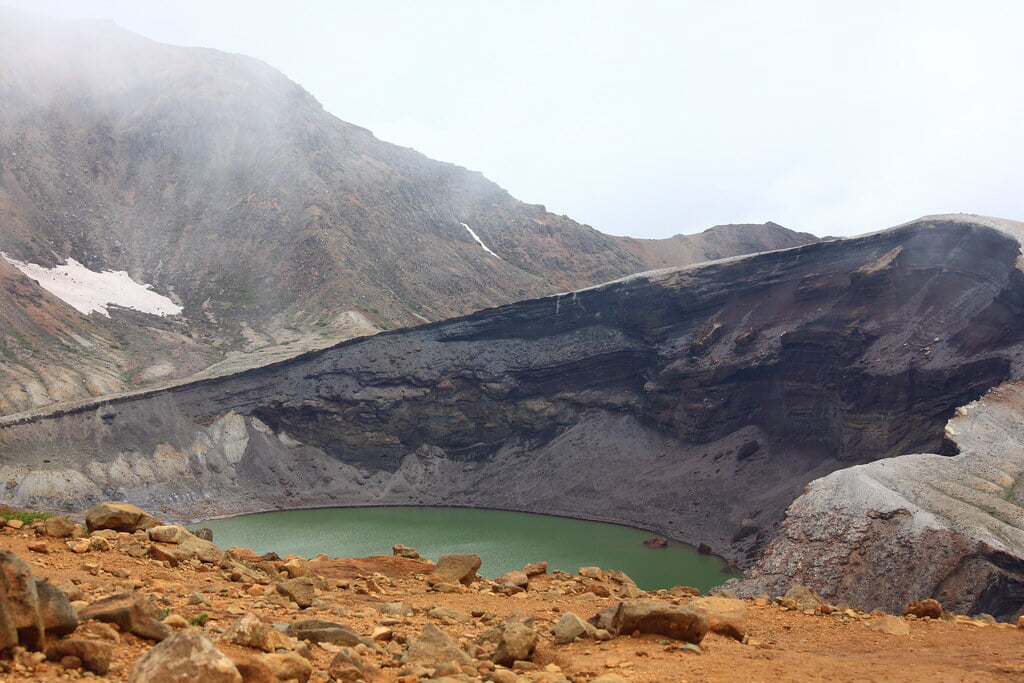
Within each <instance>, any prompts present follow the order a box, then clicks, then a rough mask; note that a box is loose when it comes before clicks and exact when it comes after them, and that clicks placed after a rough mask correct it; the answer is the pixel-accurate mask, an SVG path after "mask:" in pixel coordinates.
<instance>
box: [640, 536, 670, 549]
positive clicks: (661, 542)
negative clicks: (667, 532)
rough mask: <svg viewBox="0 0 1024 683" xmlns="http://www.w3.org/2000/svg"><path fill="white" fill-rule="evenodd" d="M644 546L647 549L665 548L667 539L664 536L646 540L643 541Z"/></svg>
mask: <svg viewBox="0 0 1024 683" xmlns="http://www.w3.org/2000/svg"><path fill="white" fill-rule="evenodd" d="M644 545H645V546H647V547H648V548H667V547H668V539H667V538H665V537H664V536H656V537H654V538H648V539H647V540H646V541H644Z"/></svg>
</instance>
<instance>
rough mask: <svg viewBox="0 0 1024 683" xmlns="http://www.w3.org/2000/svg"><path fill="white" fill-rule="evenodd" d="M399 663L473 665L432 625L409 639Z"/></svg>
mask: <svg viewBox="0 0 1024 683" xmlns="http://www.w3.org/2000/svg"><path fill="white" fill-rule="evenodd" d="M474 571H475V570H474ZM401 661H402V663H403V664H418V665H420V666H437V665H439V664H441V663H443V662H455V663H456V664H459V665H460V666H462V665H466V666H470V665H472V663H473V660H472V659H470V657H469V655H468V654H466V652H465V651H464V650H463V649H462V648H461V647H459V646H458V645H457V644H456V643H455V641H453V640H452V639H451V638H449V637H448V636H447V635H446V634H445V632H444V631H442V630H441V629H439V628H438V627H437V626H434V625H433V624H427V625H426V626H424V627H423V631H422V632H421V633H420V635H418V636H416V637H414V638H411V639H410V644H409V648H408V649H407V650H406V651H405V654H404V655H402V660H401Z"/></svg>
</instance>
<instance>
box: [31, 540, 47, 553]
mask: <svg viewBox="0 0 1024 683" xmlns="http://www.w3.org/2000/svg"><path fill="white" fill-rule="evenodd" d="M27 547H28V549H29V550H31V551H32V552H34V553H42V554H43V555H47V554H49V552H50V544H49V543H47V542H46V541H32V542H31V543H29V544H28V546H27Z"/></svg>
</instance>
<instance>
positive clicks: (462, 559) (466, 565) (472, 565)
mask: <svg viewBox="0 0 1024 683" xmlns="http://www.w3.org/2000/svg"><path fill="white" fill-rule="evenodd" d="M481 564H482V560H481V559H480V556H479V555H474V554H472V553H459V554H455V555H442V556H441V557H440V558H438V560H437V566H436V567H434V571H432V572H430V574H428V575H427V585H430V586H433V585H436V584H439V583H450V584H458V583H461V584H463V585H465V586H468V585H469V584H471V583H472V582H473V580H474V579H476V572H477V570H478V569H480V565H481Z"/></svg>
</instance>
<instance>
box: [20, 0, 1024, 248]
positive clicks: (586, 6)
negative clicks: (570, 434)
mask: <svg viewBox="0 0 1024 683" xmlns="http://www.w3.org/2000/svg"><path fill="white" fill-rule="evenodd" d="M2 4H6V5H13V6H17V7H21V8H23V9H26V10H30V11H33V12H37V13H43V14H52V15H56V16H73V17H92V18H108V19H112V20H114V21H115V22H116V23H117V24H119V25H120V26H122V27H124V28H127V29H129V30H132V31H136V32H138V33H140V34H142V35H144V36H147V37H149V38H152V39H155V40H159V41H163V42H167V43H172V44H179V45H198V46H205V47H213V48H217V49H220V50H224V51H229V52H238V53H242V54H247V55H251V56H253V57H256V58H258V59H261V60H263V61H265V62H267V63H268V64H270V65H271V66H273V67H275V68H277V69H280V70H281V71H283V72H284V73H285V74H286V75H287V76H288V77H290V78H292V79H293V80H295V81H297V82H298V83H299V84H300V85H302V86H303V87H304V88H306V89H307V90H309V91H310V92H311V93H312V94H313V95H314V96H315V97H316V98H317V99H319V100H320V101H321V102H322V103H323V105H324V107H325V108H326V109H327V110H328V111H330V112H331V113H333V114H335V115H336V116H338V117H339V118H342V119H344V120H346V121H350V122H352V123H356V124H358V125H361V126H364V127H366V128H369V129H370V130H372V131H373V132H374V133H375V134H376V135H377V137H380V138H382V139H385V140H388V141H391V142H395V143H397V144H401V145H404V146H409V147H413V148H415V149H417V150H419V151H421V152H423V153H425V154H427V155H428V156H431V157H434V158H437V159H441V160H444V161H450V162H454V163H457V164H459V165H462V166H465V167H467V168H471V169H474V170H479V171H481V172H482V173H484V174H485V175H486V176H488V177H489V178H491V179H492V180H494V181H495V182H497V183H499V184H500V185H502V186H503V187H505V188H506V189H508V190H509V191H510V192H511V193H512V194H513V195H515V196H516V197H518V198H520V199H523V200H525V201H529V202H536V203H543V204H545V205H547V207H548V208H549V209H550V210H552V211H555V212H556V213H564V214H567V215H569V216H570V217H572V218H574V219H576V220H579V221H582V222H585V223H589V224H591V225H593V226H594V227H596V228H598V229H600V230H602V231H605V232H609V233H613V234H620V235H633V236H637V237H665V236H669V235H672V234H676V233H689V232H696V231H699V230H701V229H704V228H706V227H708V226H710V225H714V224H720V223H737V222H763V221H766V220H773V221H775V222H777V223H780V224H782V225H784V226H786V227H790V228H793V229H797V230H805V231H809V232H814V233H817V234H819V235H825V234H833V235H848V234H856V233H861V232H866V231H869V230H874V229H879V228H884V227H887V226H891V225H895V224H898V223H901V222H904V221H906V220H909V219H912V218H915V217H917V216H920V215H923V214H930V213H943V212H969V213H981V214H987V215H996V216H1003V217H1007V218H1017V219H1021V218H1024V192H1022V191H1021V189H1022V182H1021V180H1022V178H1024V174H1022V172H1021V161H1020V160H1021V159H1024V127H1022V126H1021V125H1020V121H1021V120H1024V79H1021V78H1020V68H1021V65H1022V64H1024V42H1022V41H1020V40H1019V29H1020V26H1022V25H1024V4H1022V3H1018V2H1013V1H1007V2H977V1H975V2H938V1H918V2H893V1H891V0H890V1H889V2H863V3H858V4H856V5H837V4H835V3H820V2H792V1H790V2H773V3H764V2H720V3H698V2H643V3H640V2H636V3H628V2H596V1H571V2H570V1H562V2H557V3H548V2H532V1H526V2H518V3H502V4H498V3H481V2H455V1H447V0H444V1H438V2H434V3H423V2H375V3H365V2H363V3H355V2H328V1H324V2H302V3H284V2H273V3H272V2H251V1H250V2H236V1H234V0H231V1H224V0H221V1H218V2H216V3H209V2H198V1H191V0H188V1H186V0H177V1H176V2H162V3H157V2H139V1H138V0H134V1H132V0H106V1H100V0H96V1H92V2H87V1H81V0H77V1H76V0H31V1H29V0H0V5H2Z"/></svg>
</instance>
